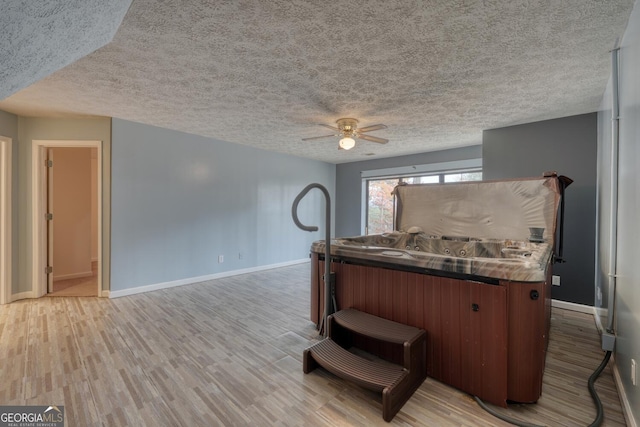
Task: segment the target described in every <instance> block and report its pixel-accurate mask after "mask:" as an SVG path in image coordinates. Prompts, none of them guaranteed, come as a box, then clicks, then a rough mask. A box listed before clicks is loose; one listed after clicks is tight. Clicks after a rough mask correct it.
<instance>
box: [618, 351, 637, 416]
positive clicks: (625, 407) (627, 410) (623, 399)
mask: <svg viewBox="0 0 640 427" xmlns="http://www.w3.org/2000/svg"><path fill="white" fill-rule="evenodd" d="M611 362H612V363H613V380H614V382H615V383H616V388H617V389H618V390H617V391H618V396H619V397H620V403H621V404H622V413H623V414H624V419H625V421H626V422H627V426H629V427H638V423H637V422H636V419H635V418H634V417H633V412H631V403H630V402H629V398H628V396H627V393H626V391H625V388H624V384H623V383H622V377H621V376H620V371H619V370H618V364H617V363H616V359H615V354H612V355H611Z"/></svg>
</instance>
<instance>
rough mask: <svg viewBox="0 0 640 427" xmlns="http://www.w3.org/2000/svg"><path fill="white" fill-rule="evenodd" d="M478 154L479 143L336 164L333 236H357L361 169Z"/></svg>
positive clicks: (397, 165) (444, 159) (418, 163)
mask: <svg viewBox="0 0 640 427" xmlns="http://www.w3.org/2000/svg"><path fill="white" fill-rule="evenodd" d="M481 156H482V148H481V146H479V145H475V146H471V147H463V148H455V149H452V150H443V151H433V152H429V153H421V154H413V155H409V156H399V157H391V158H386V159H374V160H365V161H362V162H353V163H343V164H339V165H338V166H337V167H336V236H357V235H359V234H360V232H361V230H362V177H361V175H360V174H361V173H362V172H363V171H370V170H376V169H386V168H396V167H402V166H412V165H427V164H432V163H443V162H452V161H456V160H469V159H479V158H480V157H481Z"/></svg>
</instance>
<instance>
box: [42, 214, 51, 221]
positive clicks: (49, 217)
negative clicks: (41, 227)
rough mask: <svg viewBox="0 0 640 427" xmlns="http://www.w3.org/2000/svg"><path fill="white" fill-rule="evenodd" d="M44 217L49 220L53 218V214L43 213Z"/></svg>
mask: <svg viewBox="0 0 640 427" xmlns="http://www.w3.org/2000/svg"><path fill="white" fill-rule="evenodd" d="M44 219H46V220H47V221H51V220H52V219H53V214H52V213H50V212H48V213H46V214H44Z"/></svg>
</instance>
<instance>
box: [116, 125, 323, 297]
mask: <svg viewBox="0 0 640 427" xmlns="http://www.w3.org/2000/svg"><path fill="white" fill-rule="evenodd" d="M112 138H113V141H112V144H113V145H112V149H113V150H112V154H113V157H112V178H113V181H112V202H111V206H112V224H111V225H112V246H111V248H112V266H111V273H112V274H111V291H112V292H114V291H120V294H122V292H121V291H124V290H131V289H134V288H140V287H143V286H153V285H158V284H162V283H166V282H175V281H184V280H189V279H192V278H198V277H202V276H208V275H212V274H218V273H223V272H231V271H234V270H243V269H249V268H255V267H260V266H269V265H274V264H279V263H286V262H290V261H295V260H305V259H308V256H309V249H310V245H311V243H312V242H313V241H314V240H318V239H323V238H324V229H325V227H324V221H325V219H324V212H325V208H324V199H323V197H322V193H321V192H319V191H317V190H313V191H311V192H310V193H309V194H308V195H307V196H306V197H305V199H303V201H302V203H300V219H301V221H302V222H303V223H305V224H307V225H319V226H320V230H319V231H318V232H313V233H309V232H305V231H302V230H299V229H298V228H297V227H296V226H295V224H294V222H293V220H292V218H291V204H292V203H293V200H294V198H295V197H296V195H297V194H298V193H299V192H300V191H301V190H302V189H303V188H304V187H305V186H306V185H307V184H309V183H312V182H318V183H320V184H323V185H324V186H325V187H327V189H328V190H329V192H330V193H331V194H332V195H333V194H335V191H334V188H335V165H332V164H328V163H323V162H318V161H312V160H308V159H302V158H298V157H293V156H289V155H284V154H278V153H274V152H269V151H263V150H259V149H256V148H252V147H248V146H244V145H238V144H232V143H228V142H222V141H218V140H214V139H211V138H204V137H200V136H196V135H191V134H186V133H183V132H177V131H171V130H167V129H162V128H158V127H153V126H147V125H143V124H139V123H133V122H128V121H125V120H120V119H113V129H112ZM240 254H242V255H240ZM219 255H223V256H224V262H223V263H218V256H219Z"/></svg>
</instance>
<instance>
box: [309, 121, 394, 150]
mask: <svg viewBox="0 0 640 427" xmlns="http://www.w3.org/2000/svg"><path fill="white" fill-rule="evenodd" d="M336 124H337V125H338V126H337V127H336V126H331V125H325V124H320V126H324V127H326V128H329V129H331V130H333V131H335V132H337V133H334V134H331V135H323V136H313V137H311V138H302V140H303V141H312V140H314V139H323V138H335V137H340V142H339V143H338V148H339V149H341V150H350V149H352V148H353V147H354V146H355V145H356V141H355V138H358V139H364V140H365V141H371V142H377V143H378V144H386V143H387V142H389V140H388V139H385V138H379V137H377V136H371V135H365V133H366V132H371V131H374V130H380V129H386V128H387V126H385V125H383V124H378V125H371V126H365V127H363V128H360V129H358V121H357V120H356V119H350V118H345V119H338V120H336Z"/></svg>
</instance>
